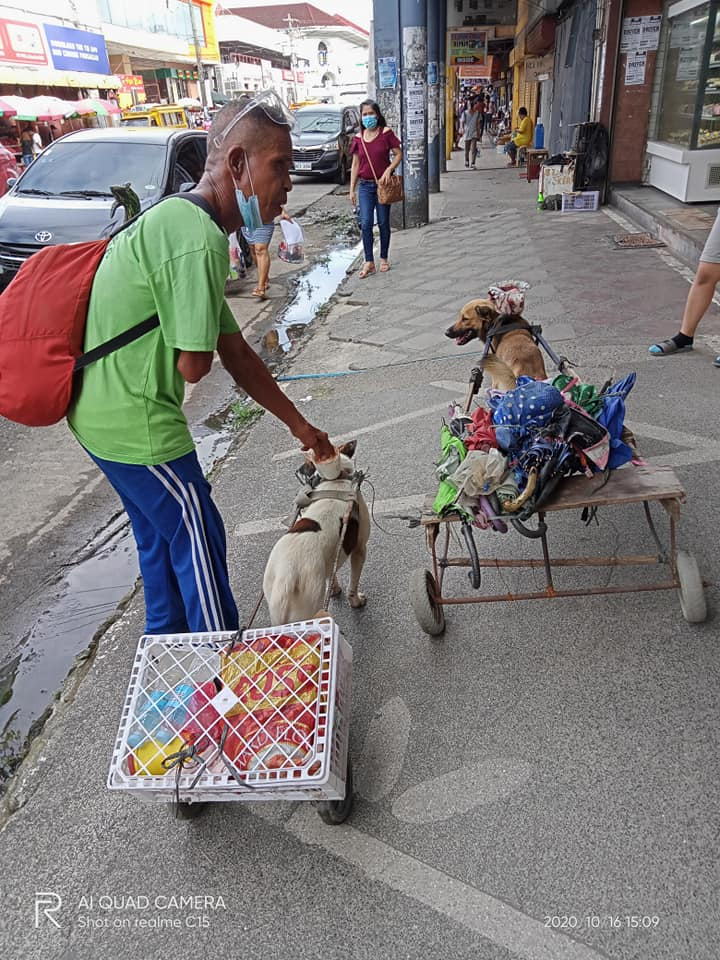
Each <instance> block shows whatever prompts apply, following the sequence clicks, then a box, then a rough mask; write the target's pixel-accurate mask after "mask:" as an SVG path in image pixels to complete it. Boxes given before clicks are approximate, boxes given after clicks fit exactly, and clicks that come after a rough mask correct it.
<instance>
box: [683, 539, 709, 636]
mask: <svg viewBox="0 0 720 960" xmlns="http://www.w3.org/2000/svg"><path fill="white" fill-rule="evenodd" d="M676 563H677V575H678V580H679V581H680V589H679V590H678V593H679V594H680V609H681V610H682V614H683V616H684V617H685V619H686V620H687V622H688V623H703V622H704V621H705V620H706V619H707V602H706V600H705V588H704V586H703V582H702V577H701V576H700V569H699V568H698V565H697V560H696V559H695V557H694V556H693V555H692V554H691V553H687V551H685V550H678V552H677V558H676Z"/></svg>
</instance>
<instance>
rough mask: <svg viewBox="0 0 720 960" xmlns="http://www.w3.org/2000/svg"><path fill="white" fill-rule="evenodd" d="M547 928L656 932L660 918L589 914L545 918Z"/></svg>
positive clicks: (617, 914)
mask: <svg viewBox="0 0 720 960" xmlns="http://www.w3.org/2000/svg"><path fill="white" fill-rule="evenodd" d="M543 921H544V923H545V926H546V927H551V928H552V929H553V930H655V929H657V927H658V926H659V925H660V917H658V916H650V915H647V914H640V913H589V914H584V915H578V914H572V913H570V914H562V915H557V916H549V915H548V916H545V917H543Z"/></svg>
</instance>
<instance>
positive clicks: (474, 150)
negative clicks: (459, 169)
mask: <svg viewBox="0 0 720 960" xmlns="http://www.w3.org/2000/svg"><path fill="white" fill-rule="evenodd" d="M477 151H478V142H477V140H473V141H472V152H471V154H470V166H471V167H474V166H475V161H476V160H477Z"/></svg>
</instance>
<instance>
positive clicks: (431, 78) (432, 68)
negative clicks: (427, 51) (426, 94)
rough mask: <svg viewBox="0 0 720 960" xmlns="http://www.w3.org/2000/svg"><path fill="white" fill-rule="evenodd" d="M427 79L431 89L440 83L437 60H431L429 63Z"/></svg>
mask: <svg viewBox="0 0 720 960" xmlns="http://www.w3.org/2000/svg"><path fill="white" fill-rule="evenodd" d="M427 79H428V83H429V84H430V86H431V87H434V86H435V85H436V84H437V82H438V65H437V60H430V61H429V62H428V71H427Z"/></svg>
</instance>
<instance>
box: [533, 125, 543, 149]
mask: <svg viewBox="0 0 720 960" xmlns="http://www.w3.org/2000/svg"><path fill="white" fill-rule="evenodd" d="M533 146H534V147H535V149H536V150H542V148H543V147H544V146H545V127H544V126H543V122H542V117H538V118H537V123H536V124H535V140H534V143H533Z"/></svg>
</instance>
